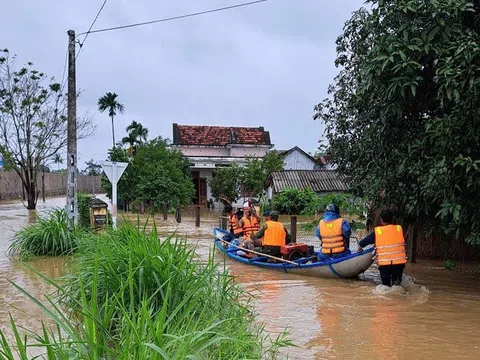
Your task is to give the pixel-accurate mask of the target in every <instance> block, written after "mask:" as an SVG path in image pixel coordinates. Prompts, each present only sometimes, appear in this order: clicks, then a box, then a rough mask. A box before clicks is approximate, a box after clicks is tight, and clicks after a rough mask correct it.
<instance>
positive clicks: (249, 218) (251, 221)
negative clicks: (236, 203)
mask: <svg viewBox="0 0 480 360" xmlns="http://www.w3.org/2000/svg"><path fill="white" fill-rule="evenodd" d="M240 226H241V227H242V229H243V238H244V239H250V238H251V237H252V235H253V234H255V232H257V231H258V229H259V228H260V216H258V215H257V212H256V210H255V207H253V206H250V204H249V202H246V203H245V204H243V217H242V219H241V220H240Z"/></svg>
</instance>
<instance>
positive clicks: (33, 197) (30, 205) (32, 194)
mask: <svg viewBox="0 0 480 360" xmlns="http://www.w3.org/2000/svg"><path fill="white" fill-rule="evenodd" d="M25 190H26V191H27V209H28V210H35V208H36V207H37V194H36V186H35V184H29V186H28V187H27V188H26V189H25Z"/></svg>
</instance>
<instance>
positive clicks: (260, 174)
mask: <svg viewBox="0 0 480 360" xmlns="http://www.w3.org/2000/svg"><path fill="white" fill-rule="evenodd" d="M283 166H284V161H283V158H282V157H281V156H279V155H278V154H277V153H275V152H268V153H267V154H266V155H265V156H264V157H263V158H257V157H249V158H247V163H246V164H245V167H244V168H243V169H242V173H241V182H242V187H243V191H244V192H245V193H246V194H249V195H251V196H259V195H260V194H262V193H263V190H264V184H265V180H267V176H268V174H270V173H271V172H272V171H281V170H283Z"/></svg>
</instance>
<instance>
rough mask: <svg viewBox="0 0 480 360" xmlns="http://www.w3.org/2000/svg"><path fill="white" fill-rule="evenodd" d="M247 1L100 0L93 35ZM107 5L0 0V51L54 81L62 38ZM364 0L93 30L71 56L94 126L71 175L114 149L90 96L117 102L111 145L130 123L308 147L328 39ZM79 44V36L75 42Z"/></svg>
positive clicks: (316, 125)
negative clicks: (120, 107) (232, 132)
mask: <svg viewBox="0 0 480 360" xmlns="http://www.w3.org/2000/svg"><path fill="white" fill-rule="evenodd" d="M241 2H246V0H201V1H200V0H161V1H160V0H135V1H134V0H108V1H107V4H106V6H105V8H104V10H103V12H102V14H101V15H100V18H99V19H98V21H97V23H96V25H95V27H94V29H95V28H96V29H98V28H104V27H110V26H118V25H123V24H128V23H132V22H140V21H148V20H154V19H158V18H164V17H170V16H177V15H182V14H186V13H191V12H197V11H202V10H207V9H211V8H216V7H223V6H228V5H233V4H237V3H241ZM102 3H103V0H81V1H79V0H76V1H73V0H48V1H47V0H43V1H38V0H11V1H7V0H3V1H2V5H1V8H2V11H1V12H2V13H1V15H0V19H1V22H2V31H1V32H0V48H8V49H9V50H10V52H11V53H15V54H17V55H18V57H19V62H20V63H23V62H27V61H32V62H33V63H34V64H35V67H36V68H37V70H40V71H43V72H45V73H47V74H48V75H49V76H55V77H56V78H57V79H58V81H60V79H61V77H62V72H63V67H64V61H65V53H66V47H67V34H66V32H67V30H68V29H74V30H76V32H77V34H78V33H81V32H84V31H86V30H88V27H89V26H90V24H91V22H92V21H93V18H94V17H95V15H96V13H97V11H98V9H99V8H100V6H101V5H102ZM362 5H363V0H337V1H327V0H270V1H268V2H265V3H260V4H257V5H253V6H249V7H244V8H237V9H233V10H229V11H224V12H218V13H214V14H208V15H203V16H198V17H194V18H187V19H182V20H176V21H171V22H165V23H159V24H154V25H148V26H144V27H138V28H132V29H126V30H119V31H114V32H107V33H99V34H91V35H90V36H89V38H88V40H87V41H86V43H85V46H84V48H83V50H82V52H81V55H80V56H79V58H78V64H77V86H78V88H80V89H82V90H83V93H82V96H81V98H80V99H79V102H78V113H82V112H85V111H90V112H91V113H92V114H93V115H94V121H95V124H96V125H97V130H96V133H95V135H94V136H92V137H91V138H89V139H86V140H82V141H81V142H80V143H79V156H80V161H79V167H80V168H84V167H85V165H84V162H85V161H86V160H88V159H90V158H94V159H95V160H103V159H105V158H106V153H107V149H108V148H109V146H111V136H112V135H111V125H110V120H109V118H108V115H107V114H99V113H98V111H97V106H96V104H97V100H98V98H99V97H100V96H102V95H103V94H105V93H106V92H107V91H111V92H116V93H117V94H118V95H119V100H120V102H122V103H123V104H124V105H125V113H124V115H121V116H118V117H117V118H116V138H117V140H119V139H121V138H122V137H123V136H124V135H125V127H126V126H127V125H128V124H129V123H130V122H131V121H132V120H136V121H139V122H141V123H142V124H143V125H144V126H146V127H147V128H148V129H149V130H150V134H151V136H158V135H160V136H162V137H167V138H170V139H171V138H172V124H173V123H178V124H192V125H193V124H196V125H224V126H264V127H265V129H266V130H268V131H270V136H271V139H272V142H273V143H274V144H275V148H277V149H288V148H291V147H293V146H295V145H297V146H299V147H301V148H302V149H304V150H305V151H315V150H316V148H317V146H318V140H319V138H320V137H321V135H322V133H323V125H322V123H320V122H319V121H313V119H312V114H313V107H314V105H315V104H316V103H318V102H320V101H321V100H322V99H323V98H325V97H326V95H327V94H326V91H327V87H328V85H329V84H330V83H331V82H332V79H333V78H334V76H335V75H336V74H337V72H338V70H337V69H336V68H335V66H334V59H335V40H336V37H337V36H338V35H339V34H340V33H341V31H342V27H343V24H344V23H345V21H346V20H347V19H348V18H349V17H350V15H351V13H352V11H354V10H356V9H358V8H360V7H361V6H362ZM80 39H83V37H81V38H80Z"/></svg>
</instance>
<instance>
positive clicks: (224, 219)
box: [218, 216, 228, 230]
mask: <svg viewBox="0 0 480 360" xmlns="http://www.w3.org/2000/svg"><path fill="white" fill-rule="evenodd" d="M219 220H220V221H219V224H218V227H219V228H220V229H223V230H228V217H226V216H220V218H219Z"/></svg>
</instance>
